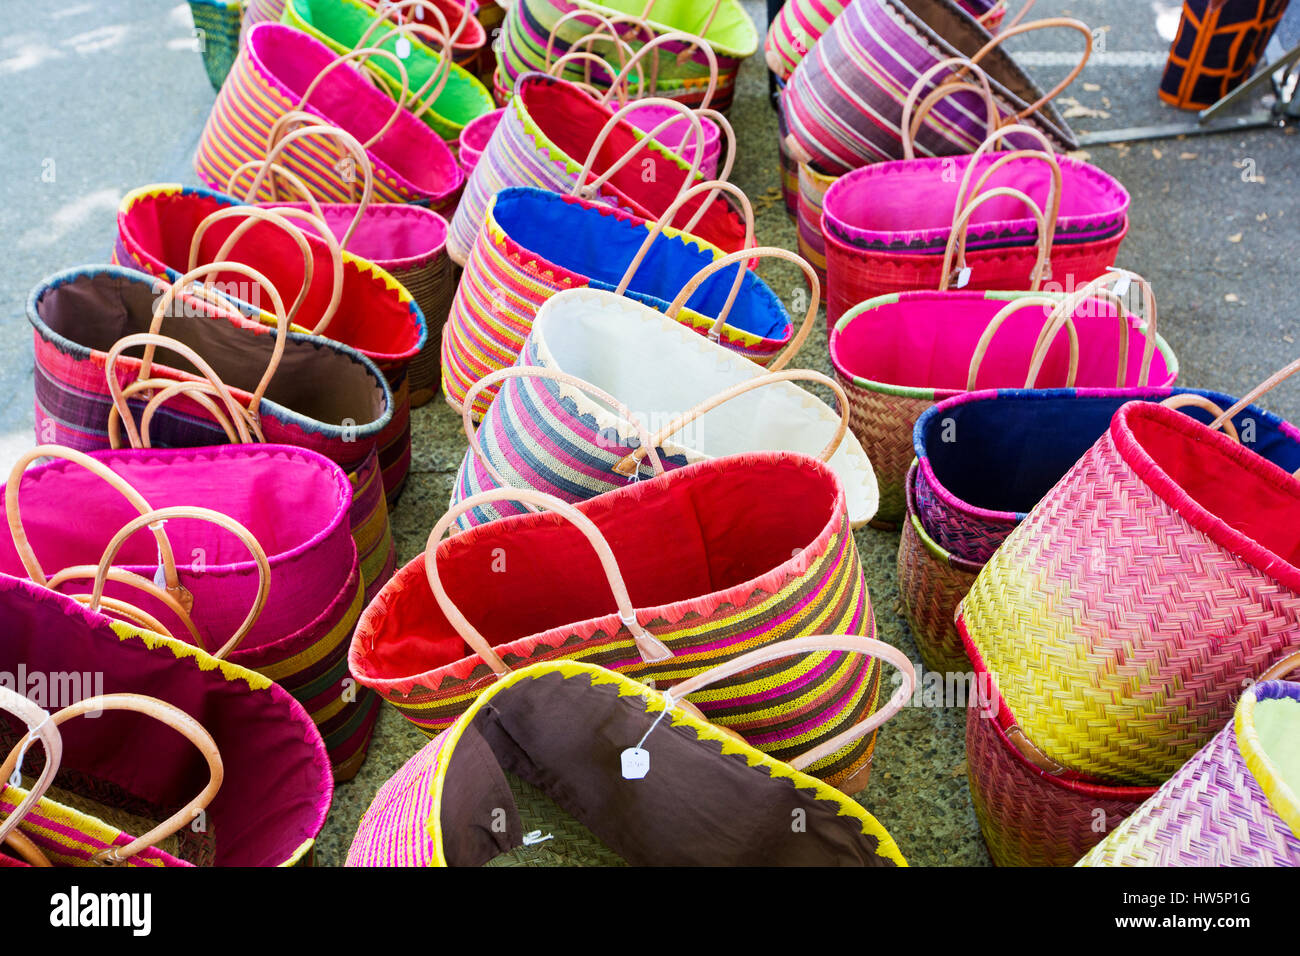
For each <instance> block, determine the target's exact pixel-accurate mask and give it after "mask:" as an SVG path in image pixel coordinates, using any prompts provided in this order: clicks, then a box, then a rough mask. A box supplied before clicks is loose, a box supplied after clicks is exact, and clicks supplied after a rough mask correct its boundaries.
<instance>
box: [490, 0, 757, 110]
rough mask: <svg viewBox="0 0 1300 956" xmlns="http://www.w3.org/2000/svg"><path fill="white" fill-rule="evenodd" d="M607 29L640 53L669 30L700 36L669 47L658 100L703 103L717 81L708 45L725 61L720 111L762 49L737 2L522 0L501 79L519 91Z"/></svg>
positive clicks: (572, 71)
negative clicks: (744, 66) (522, 81)
mask: <svg viewBox="0 0 1300 956" xmlns="http://www.w3.org/2000/svg"><path fill="white" fill-rule="evenodd" d="M602 28H603V29H607V30H609V32H611V33H617V34H618V36H620V37H621V38H622V40H623V41H624V42H625V43H627V44H629V45H630V46H631V47H632V48H633V49H640V47H641V46H642V45H645V44H647V43H650V42H653V40H654V39H655V38H656V37H658V36H662V35H664V34H667V33H685V34H689V35H691V37H693V38H695V39H693V40H691V41H681V40H677V41H673V42H671V43H669V44H667V45H666V46H665V48H664V51H663V52H664V56H663V57H662V58H661V63H660V64H659V66H658V79H657V83H656V89H657V91H658V92H657V94H656V95H659V96H664V97H668V98H670V99H674V100H678V101H680V102H683V103H686V104H687V105H689V106H697V105H698V104H699V103H700V102H701V100H702V99H703V97H704V95H705V90H706V89H707V87H708V84H709V73H710V65H709V62H708V56H707V55H706V54H705V53H703V52H702V51H701V49H700V46H699V40H701V39H702V40H703V41H705V43H706V44H707V45H708V47H709V48H710V51H711V52H712V54H713V58H714V59H715V60H716V62H717V74H718V89H717V107H718V109H720V110H722V111H723V112H725V111H727V110H728V109H730V108H731V104H732V101H733V99H734V97H735V89H736V79H737V74H738V73H739V70H740V64H741V63H742V62H743V61H744V60H745V59H747V58H748V57H750V56H753V54H754V53H755V52H757V50H758V40H759V37H758V30H757V28H756V27H755V26H754V24H753V21H751V20H750V19H749V16H748V14H746V13H745V11H744V8H743V7H742V6H741V4H740V3H738V2H736V0H712V2H703V3H702V2H699V0H608V2H604V3H595V2H592V0H578V2H577V3H571V2H569V0H519V2H518V3H512V4H510V7H509V9H508V10H507V12H506V17H505V22H504V23H503V24H502V33H501V50H500V53H499V56H498V60H499V67H498V73H499V82H500V83H501V84H502V85H503V86H504V87H505V88H506V89H513V88H514V86H515V84H516V83H517V82H518V80H519V78H520V77H521V76H524V75H525V74H527V73H529V72H533V71H538V70H545V69H546V68H547V66H548V65H549V63H550V61H551V60H552V59H554V58H556V57H561V56H563V55H564V54H566V53H568V52H569V50H570V49H571V48H573V47H576V46H579V45H580V43H581V42H582V41H583V40H584V38H585V37H588V36H589V35H590V34H591V33H593V32H600V31H602ZM589 49H597V50H598V49H599V48H593V47H589ZM565 76H566V78H567V79H579V78H582V77H583V76H584V73H583V69H582V67H581V66H580V65H578V64H574V65H573V66H571V67H569V68H568V70H567V71H566V74H565Z"/></svg>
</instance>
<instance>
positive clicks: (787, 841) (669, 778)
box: [347, 638, 912, 866]
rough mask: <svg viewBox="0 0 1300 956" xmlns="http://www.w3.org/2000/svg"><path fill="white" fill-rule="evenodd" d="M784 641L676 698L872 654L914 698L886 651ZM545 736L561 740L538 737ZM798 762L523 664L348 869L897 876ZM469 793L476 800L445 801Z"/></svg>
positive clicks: (878, 837)
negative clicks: (805, 662) (765, 673)
mask: <svg viewBox="0 0 1300 956" xmlns="http://www.w3.org/2000/svg"><path fill="white" fill-rule="evenodd" d="M786 643H787V644H788V645H789V649H788V650H783V649H777V648H770V649H767V650H765V651H760V652H757V653H751V654H748V655H745V656H744V657H743V658H741V659H740V660H737V661H734V662H732V665H731V666H727V665H723V666H722V667H718V668H714V669H712V670H709V671H706V672H704V673H703V674H701V675H700V676H698V677H696V678H694V679H692V680H691V681H690V682H689V686H688V684H682V685H680V688H681V691H680V693H681V696H685V695H686V693H687V692H689V691H690V689H691V688H692V687H693V688H703V687H705V686H707V685H708V684H709V683H711V682H712V681H713V680H716V679H722V678H725V677H726V676H727V675H729V674H732V673H735V672H736V670H737V669H738V668H740V667H743V666H750V667H753V668H755V669H759V668H762V667H763V666H764V665H768V664H770V663H771V662H772V660H773V659H774V658H776V659H780V658H781V657H788V656H789V655H791V654H794V653H798V652H803V653H807V652H809V651H813V650H818V651H820V650H824V649H826V648H835V649H838V648H844V649H849V650H853V651H856V652H858V653H873V652H874V653H878V654H881V655H882V656H884V657H885V658H886V659H887V660H889V661H890V662H891V663H894V662H897V663H896V666H900V668H902V669H903V672H904V677H905V680H904V682H903V686H902V687H901V688H900V691H901V690H910V689H911V688H910V686H909V685H911V684H912V679H911V674H910V670H911V668H910V666H908V665H907V659H906V658H905V657H903V656H902V655H901V654H900V653H899V652H898V651H896V650H894V649H893V648H891V647H889V646H888V645H883V644H880V643H879V642H876V641H867V640H863V639H861V638H856V639H846V638H815V639H803V640H796V641H790V642H786ZM905 699H906V698H903V697H901V696H900V695H899V694H896V695H895V698H894V700H893V701H891V706H892V705H893V704H895V702H896V703H897V704H898V705H899V706H901V704H902V702H903V701H904V700H905ZM884 713H885V712H884V711H882V712H881V714H880V715H878V716H883V715H884ZM665 717H666V718H667V719H666V720H665V719H664V718H665ZM506 724H508V725H510V726H511V727H512V730H511V732H509V733H505V732H503V731H502V727H503V725H506ZM557 726H563V727H565V728H566V732H565V733H564V734H563V735H557V734H555V733H552V732H549V731H550V729H551V728H554V727H557ZM864 729H865V725H864V727H862V728H855V729H854V730H853V731H851V733H860V732H862V730H864ZM638 738H640V741H641V742H640V743H639V744H637V747H638V748H640V749H644V750H645V751H646V752H648V753H649V754H650V760H649V767H648V772H647V773H645V774H643V775H641V776H639V777H634V776H632V775H631V774H629V773H628V772H626V771H625V772H624V773H623V774H621V775H620V774H619V772H618V768H619V766H620V763H621V759H620V751H621V750H623V751H624V753H626V751H625V750H624V748H627V747H628V746H629V745H630V744H632V743H634V742H635V741H637V740H638ZM560 740H563V741H564V743H563V744H562V745H560V746H557V743H558V742H559V741H560ZM457 755H464V756H463V758H462V759H459V760H458V759H456V757H457ZM471 755H472V759H469V758H470V756H471ZM808 757H809V755H807V754H805V755H802V757H801V758H800V759H795V760H793V761H792V762H791V763H784V762H780V761H777V760H774V759H773V758H771V757H769V756H766V755H764V754H763V753H761V752H760V751H759V750H756V749H755V748H753V747H751V746H749V745H747V744H746V743H744V742H743V741H741V740H737V739H736V738H735V737H734V736H732V735H728V734H727V733H725V732H723V731H721V730H719V728H717V727H715V726H713V725H712V724H709V723H706V722H705V721H704V720H702V719H700V718H699V716H698V711H694V708H692V707H691V706H690V705H689V704H688V703H686V702H684V701H681V700H679V699H677V695H674V696H671V697H670V696H669V695H668V694H665V693H660V692H658V691H656V690H652V689H651V688H650V687H647V686H646V685H645V684H641V683H638V682H637V681H635V680H632V679H631V678H629V677H625V676H623V675H621V674H618V673H615V672H613V671H609V670H606V669H605V668H602V667H596V666H593V665H590V664H582V663H576V662H571V661H566V662H560V661H556V662H547V663H538V664H533V665H531V666H529V667H526V668H522V669H520V670H517V671H515V672H513V673H511V674H509V675H507V676H506V677H504V678H503V679H502V680H500V681H498V682H497V683H495V684H493V685H492V686H491V687H489V688H487V689H486V690H485V691H484V692H483V694H482V695H480V696H479V697H478V699H477V700H475V701H474V702H473V703H472V704H471V705H470V707H469V708H468V709H467V710H466V712H465V713H464V714H462V715H461V717H460V718H459V719H458V720H457V721H456V723H455V724H454V725H453V726H452V727H451V728H450V729H449V730H447V731H445V732H444V733H442V734H440V735H439V736H438V738H437V739H436V740H431V741H430V742H429V743H428V744H427V745H426V746H425V748H424V749H423V750H421V751H420V752H419V753H418V754H416V755H415V756H414V757H412V758H411V759H410V760H409V761H408V762H407V764H406V765H405V766H404V767H403V768H402V769H401V770H399V771H398V773H397V774H396V775H395V776H394V777H393V778H392V779H391V780H389V781H388V782H387V783H386V784H384V786H383V787H382V788H381V789H380V791H379V793H378V794H376V795H375V799H374V802H373V803H372V804H371V806H370V808H369V809H368V810H367V811H366V813H365V815H364V816H363V817H362V819H361V825H360V827H359V828H358V830H357V834H356V837H355V839H354V840H353V842H352V847H351V849H350V850H349V851H348V860H347V865H348V866H481V865H485V864H495V865H504V866H529V865H532V866H538V865H551V866H554V865H568V866H584V865H587V866H608V865H622V864H632V865H641V866H647V865H649V866H653V865H668V866H691V865H695V866H747V865H748V866H760V865H761V866H773V865H786V866H790V865H803V866H808V865H824V866H829V865H836V866H906V865H907V864H906V862H905V861H904V860H903V857H902V855H901V854H900V853H899V851H898V847H897V846H896V845H895V843H894V841H893V840H892V839H891V838H890V836H889V834H888V833H887V832H886V831H885V829H884V828H883V827H882V826H881V825H880V824H879V823H877V822H876V820H875V818H873V817H872V816H871V815H870V814H869V813H867V811H866V810H864V809H863V808H862V807H861V806H860V805H859V804H857V803H855V802H854V801H852V800H850V799H849V798H848V797H847V796H845V795H844V794H843V793H842V792H840V791H838V790H835V789H833V788H831V787H828V786H827V785H826V784H824V783H822V782H821V781H819V780H817V779H815V778H813V777H810V776H808V775H806V774H805V773H803V772H802V771H801V770H800V769H797V768H802V767H804V766H806V765H807V764H808V763H809V762H810V761H809V760H808ZM683 786H686V787H688V788H689V789H690V791H691V794H692V796H691V797H690V798H689V799H683V798H682V789H681V788H682V787H683ZM467 793H468V794H473V795H474V796H475V798H474V799H473V800H465V799H456V797H455V795H458V794H467ZM792 817H794V818H797V819H800V820H805V821H806V822H807V827H806V829H805V828H803V827H793V828H792V827H791V826H790V820H791V818H792ZM792 830H793V831H794V835H793V836H792V832H791V831H792Z"/></svg>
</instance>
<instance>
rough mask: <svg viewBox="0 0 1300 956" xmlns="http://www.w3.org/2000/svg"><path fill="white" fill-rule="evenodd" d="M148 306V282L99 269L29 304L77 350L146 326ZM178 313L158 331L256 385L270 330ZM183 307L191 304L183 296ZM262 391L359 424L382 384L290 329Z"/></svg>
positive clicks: (308, 412)
mask: <svg viewBox="0 0 1300 956" xmlns="http://www.w3.org/2000/svg"><path fill="white" fill-rule="evenodd" d="M142 278H143V277H142ZM155 305H156V301H155V298H154V287H152V286H151V285H149V284H147V283H145V282H144V281H138V282H137V281H130V280H127V279H125V278H123V277H121V276H111V275H102V274H101V275H93V276H82V277H79V278H77V279H74V280H73V281H71V282H68V283H65V284H63V285H60V286H58V287H57V288H53V289H50V290H49V291H48V292H46V293H45V295H44V296H43V297H42V298H41V300H40V302H39V303H38V305H37V310H38V312H39V313H40V315H41V318H42V319H44V321H45V323H46V324H47V325H48V326H49V327H50V329H51V330H53V331H54V332H56V333H58V334H59V335H62V336H63V337H64V338H66V339H68V340H69V341H72V342H75V343H77V344H78V345H80V346H82V347H84V348H89V349H91V350H94V351H99V352H107V351H108V350H109V349H110V348H112V347H113V345H114V343H116V342H117V341H118V339H120V338H122V337H124V336H127V335H130V334H132V333H135V332H147V331H149V323H150V319H151V317H152V316H153V310H154V306H155ZM285 305H286V306H288V305H291V303H289V302H286V303H285ZM180 311H181V310H179V309H177V310H172V314H170V315H168V316H166V317H165V318H164V319H163V323H162V326H161V330H160V331H161V333H162V334H163V335H166V336H169V337H171V338H174V339H177V340H179V341H181V342H184V343H185V344H186V345H188V346H190V348H192V349H194V350H195V351H196V352H198V354H199V355H201V356H202V357H203V359H204V360H205V361H206V362H207V363H208V364H209V365H211V366H212V368H213V369H214V370H215V371H216V372H217V374H218V375H219V376H220V377H221V379H222V381H224V382H225V383H226V384H227V385H229V386H231V387H232V388H237V389H243V390H244V391H245V392H251V391H252V390H253V389H254V388H256V386H257V383H258V381H259V379H260V378H261V377H262V373H263V372H264V371H265V370H266V365H267V362H268V361H269V360H270V357H271V351H272V349H273V348H274V346H275V335H274V331H273V330H271V329H267V330H265V331H260V330H259V331H254V330H251V329H239V328H237V327H236V326H235V325H234V324H233V323H232V322H230V321H229V320H227V319H223V318H217V319H213V318H209V317H208V316H206V315H181V314H178V313H179V312H180ZM184 311H186V312H194V311H198V309H197V308H196V307H195V303H193V302H191V303H190V304H189V305H187V306H186V307H185V310H184ZM131 354H133V355H136V356H139V355H140V354H141V352H140V350H139V349H133V350H132V352H131ZM159 356H160V360H161V362H162V363H163V364H165V365H166V366H167V367H168V368H174V369H179V370H181V371H184V372H188V373H190V374H192V375H196V374H198V372H197V370H196V369H195V368H194V366H192V365H191V364H190V363H189V362H188V361H186V360H184V359H182V358H181V357H180V356H179V355H175V354H174V353H171V352H167V351H163V350H160V351H159ZM266 397H267V398H268V399H269V400H270V401H273V402H275V403H277V404H279V405H281V406H283V407H284V408H287V409H289V410H291V411H294V412H297V413H298V414H300V415H304V416H307V417H308V418H312V419H315V420H316V421H320V422H325V423H327V424H330V425H340V424H342V422H343V421H344V420H345V419H351V420H352V421H353V422H355V423H356V424H357V426H358V427H363V426H365V425H366V424H368V423H370V422H373V421H375V420H376V419H378V418H379V417H380V416H381V415H382V414H383V410H384V393H383V390H382V389H381V388H379V386H378V382H377V381H376V380H375V379H373V378H372V377H371V376H370V375H368V374H367V373H366V371H365V369H364V367H362V366H361V365H359V364H358V363H356V362H354V361H352V360H350V359H349V358H348V357H347V356H346V355H343V354H340V353H339V352H337V351H335V350H334V349H332V348H328V347H320V346H318V345H316V344H314V343H311V342H308V341H305V340H304V338H303V337H302V336H298V335H291V336H290V338H289V341H288V342H287V343H286V345H285V352H284V357H283V358H282V359H281V361H280V367H279V369H278V370H277V372H276V374H275V377H274V378H273V379H272V380H271V385H270V388H268V389H267V392H266Z"/></svg>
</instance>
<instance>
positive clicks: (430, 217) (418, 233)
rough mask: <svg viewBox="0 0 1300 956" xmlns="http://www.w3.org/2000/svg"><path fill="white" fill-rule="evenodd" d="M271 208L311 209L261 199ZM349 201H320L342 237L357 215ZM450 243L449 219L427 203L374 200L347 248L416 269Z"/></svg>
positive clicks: (383, 264)
mask: <svg viewBox="0 0 1300 956" xmlns="http://www.w3.org/2000/svg"><path fill="white" fill-rule="evenodd" d="M258 205H259V206H265V207H267V208H270V209H276V208H287V209H301V210H303V211H304V212H305V211H308V210H310V208H311V207H310V206H309V205H308V204H307V203H305V202H277V203H258ZM356 211H357V207H356V206H355V205H352V204H350V203H321V212H323V213H324V214H325V224H326V225H327V226H329V229H330V232H331V233H333V234H334V237H335V238H337V239H339V240H340V241H342V239H343V236H344V235H345V234H346V233H347V231H348V227H349V226H350V225H351V224H352V217H353V216H355V215H356ZM446 244H447V220H446V219H443V218H442V216H440V215H438V214H437V213H436V212H434V211H433V210H432V209H429V208H427V207H425V206H413V205H409V204H404V203H387V202H384V203H381V202H376V203H371V204H370V205H369V206H367V207H366V211H365V212H364V213H363V214H362V216H361V222H360V223H359V224H358V225H357V230H356V232H354V233H353V234H352V241H351V242H349V243H348V246H347V251H348V252H351V253H352V254H353V255H356V256H360V257H361V258H362V259H368V260H370V261H371V262H373V263H374V264H375V265H377V266H379V267H380V268H381V269H384V270H387V271H389V272H392V271H393V270H395V269H399V270H400V269H413V268H415V267H417V266H422V265H425V264H426V263H428V262H429V261H430V260H432V259H436V258H437V257H438V256H439V255H441V254H442V252H443V249H444V248H445V246H446Z"/></svg>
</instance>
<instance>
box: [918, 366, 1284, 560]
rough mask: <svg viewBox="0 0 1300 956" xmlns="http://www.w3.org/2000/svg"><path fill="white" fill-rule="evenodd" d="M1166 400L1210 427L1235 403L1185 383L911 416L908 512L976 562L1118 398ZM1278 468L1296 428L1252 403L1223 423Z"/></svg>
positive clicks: (952, 402)
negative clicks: (912, 489) (911, 500)
mask: <svg viewBox="0 0 1300 956" xmlns="http://www.w3.org/2000/svg"><path fill="white" fill-rule="evenodd" d="M1132 401H1142V402H1165V403H1166V404H1169V405H1171V406H1175V407H1178V408H1180V409H1181V410H1182V411H1183V412H1184V414H1187V415H1190V416H1191V417H1193V418H1195V419H1196V420H1197V421H1200V422H1203V423H1205V424H1207V425H1208V424H1209V423H1210V422H1212V421H1214V419H1216V418H1217V417H1219V415H1221V414H1223V411H1224V409H1227V408H1231V407H1232V406H1233V404H1235V403H1236V401H1237V400H1236V399H1235V398H1233V397H1231V396H1228V395H1223V394H1221V393H1219V392H1209V391H1205V390H1201V389H1187V388H1126V389H1087V388H1084V389H997V390H992V389H990V390H985V391H980V392H966V393H964V394H962V395H956V396H953V397H952V398H949V399H946V400H945V401H942V402H940V403H939V404H937V405H935V406H934V407H933V408H930V409H929V410H927V411H926V412H925V413H924V414H923V415H921V417H920V418H919V419H917V422H916V430H915V431H914V433H913V449H914V451H915V452H916V456H917V462H918V471H917V476H916V499H917V513H918V515H919V516H920V520H921V523H922V524H923V525H924V526H925V527H926V529H927V530H928V531H929V532H930V533H932V534H933V535H934V537H935V540H936V541H938V542H939V543H940V544H941V545H942V546H943V547H945V548H949V549H951V550H952V551H953V552H954V553H955V554H958V555H960V556H961V557H963V558H966V559H969V560H971V561H978V562H979V563H980V565H981V566H982V565H983V563H984V562H985V561H987V560H988V559H989V558H990V557H991V556H992V554H993V552H994V551H996V550H997V549H998V548H999V547H1001V545H1002V542H1003V541H1005V540H1006V538H1007V535H1009V534H1010V533H1011V532H1012V531H1013V530H1015V528H1016V527H1017V526H1018V525H1019V524H1020V523H1021V522H1022V521H1024V519H1025V517H1026V516H1027V515H1028V514H1029V512H1030V511H1032V510H1033V508H1034V506H1035V505H1037V504H1038V503H1039V502H1040V501H1042V500H1043V498H1044V497H1046V495H1047V493H1048V492H1049V491H1051V489H1052V487H1053V486H1054V485H1055V484H1056V483H1057V482H1058V481H1060V480H1061V478H1062V477H1064V476H1065V474H1066V472H1068V471H1069V470H1070V469H1071V468H1072V467H1073V466H1074V464H1075V462H1077V461H1078V460H1079V459H1080V458H1082V457H1083V456H1084V455H1085V454H1086V453H1087V452H1088V449H1090V448H1091V447H1092V446H1093V445H1094V444H1096V442H1097V439H1098V438H1100V437H1101V436H1102V435H1104V434H1105V433H1106V430H1107V429H1108V428H1109V427H1110V421H1111V418H1112V417H1114V414H1115V412H1117V411H1119V409H1120V406H1122V405H1123V404H1124V403H1126V402H1132ZM1226 427H1228V428H1230V429H1231V432H1232V433H1233V434H1236V435H1242V434H1246V435H1248V436H1249V438H1250V439H1251V441H1250V444H1249V447H1250V449H1251V451H1254V452H1255V453H1256V454H1258V455H1261V456H1263V457H1264V458H1266V459H1268V460H1269V461H1271V462H1273V463H1274V464H1275V465H1277V466H1279V467H1280V468H1282V469H1283V470H1284V471H1288V472H1293V471H1295V470H1296V469H1297V468H1300V429H1297V428H1296V427H1295V426H1294V425H1292V424H1291V423H1289V422H1286V421H1283V420H1282V419H1280V418H1278V417H1277V416H1276V415H1273V414H1271V413H1269V412H1267V411H1265V410H1264V409H1262V408H1259V407H1258V406H1255V405H1251V406H1248V407H1246V408H1243V409H1241V410H1240V411H1239V412H1238V413H1237V414H1236V415H1235V416H1234V417H1233V419H1232V420H1231V422H1229V423H1228V425H1227V426H1226Z"/></svg>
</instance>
